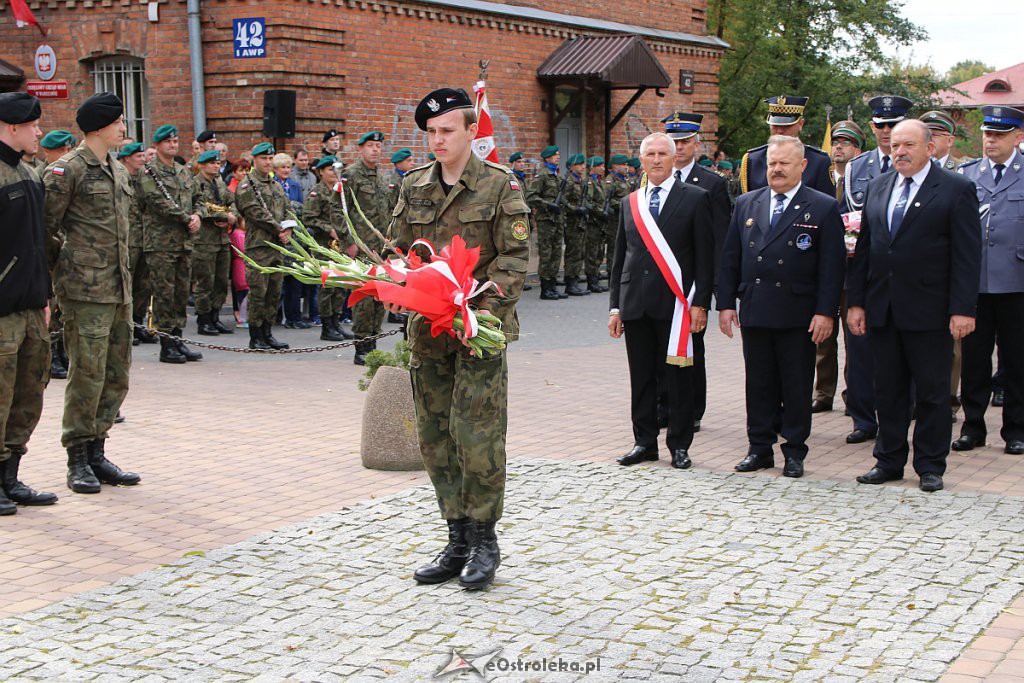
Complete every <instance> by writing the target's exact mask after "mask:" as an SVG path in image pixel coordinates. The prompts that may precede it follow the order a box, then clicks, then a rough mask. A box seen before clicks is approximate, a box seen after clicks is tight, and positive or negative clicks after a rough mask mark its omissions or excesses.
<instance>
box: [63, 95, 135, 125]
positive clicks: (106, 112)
mask: <svg viewBox="0 0 1024 683" xmlns="http://www.w3.org/2000/svg"><path fill="white" fill-rule="evenodd" d="M123 113H124V104H122V103H121V98H119V97H118V96H117V95H115V94H114V93H112V92H98V93H96V94H95V95H93V96H92V97H90V98H89V99H87V100H86V101H85V102H82V104H81V106H80V107H78V113H77V114H75V122H76V123H78V127H79V128H81V129H82V132H83V133H91V132H93V131H96V130H99V129H100V128H106V127H107V126H109V125H110V124H112V123H113V122H114V121H117V120H118V119H119V118H121V114H123Z"/></svg>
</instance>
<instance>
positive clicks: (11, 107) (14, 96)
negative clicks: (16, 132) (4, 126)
mask: <svg viewBox="0 0 1024 683" xmlns="http://www.w3.org/2000/svg"><path fill="white" fill-rule="evenodd" d="M42 115H43V109H42V107H40V106H39V100H38V99H37V98H36V97H34V96H32V95H29V94H28V93H27V92H5V93H0V121H3V122H4V123H13V124H18V123H28V122H29V121H35V120H36V119H38V118H39V117H41V116H42Z"/></svg>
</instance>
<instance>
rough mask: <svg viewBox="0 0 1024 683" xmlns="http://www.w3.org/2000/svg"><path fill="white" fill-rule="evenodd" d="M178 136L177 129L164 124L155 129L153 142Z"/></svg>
mask: <svg viewBox="0 0 1024 683" xmlns="http://www.w3.org/2000/svg"><path fill="white" fill-rule="evenodd" d="M177 134H178V129H177V127H175V126H172V125H171V124H169V123H165V124H164V125H162V126H160V127H159V128H157V129H156V132H155V133H153V142H163V141H164V140H166V139H167V138H170V137H174V136H176V135H177Z"/></svg>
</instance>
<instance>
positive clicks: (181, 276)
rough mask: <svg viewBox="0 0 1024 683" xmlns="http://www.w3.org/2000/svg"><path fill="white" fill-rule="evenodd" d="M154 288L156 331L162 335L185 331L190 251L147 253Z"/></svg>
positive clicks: (150, 281) (151, 282)
mask: <svg viewBox="0 0 1024 683" xmlns="http://www.w3.org/2000/svg"><path fill="white" fill-rule="evenodd" d="M146 262H147V263H148V264H149V274H150V279H149V283H150V286H152V288H153V327H155V328H156V329H158V330H160V331H161V332H170V331H171V330H173V329H179V330H180V329H182V328H184V327H185V313H186V312H185V309H186V308H187V307H188V292H189V287H190V286H191V281H190V280H189V270H190V268H191V266H192V254H191V253H189V252H187V251H177V252H174V251H147V252H146Z"/></svg>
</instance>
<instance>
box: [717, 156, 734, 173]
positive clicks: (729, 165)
mask: <svg viewBox="0 0 1024 683" xmlns="http://www.w3.org/2000/svg"><path fill="white" fill-rule="evenodd" d="M718 168H724V169H728V170H730V171H731V170H732V162H731V161H729V160H728V159H722V160H721V161H719V162H718Z"/></svg>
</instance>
